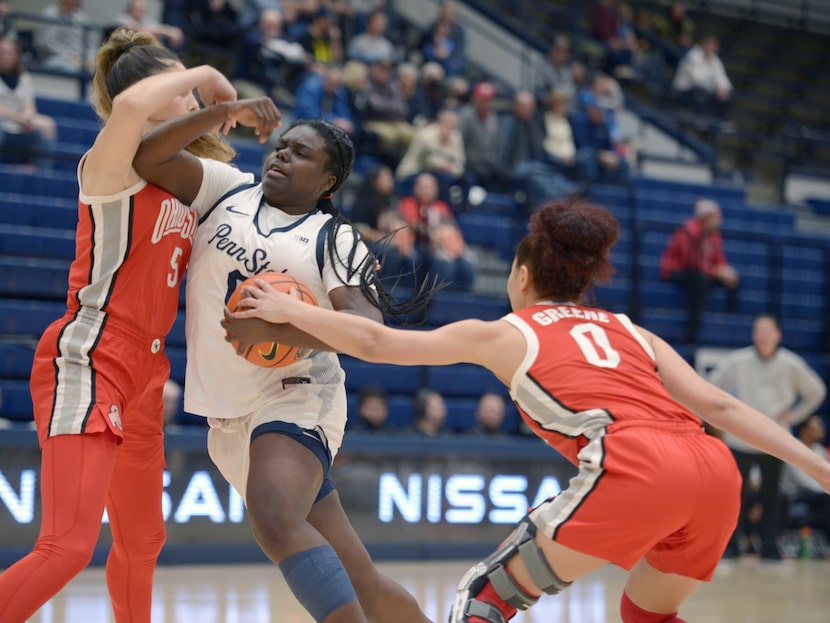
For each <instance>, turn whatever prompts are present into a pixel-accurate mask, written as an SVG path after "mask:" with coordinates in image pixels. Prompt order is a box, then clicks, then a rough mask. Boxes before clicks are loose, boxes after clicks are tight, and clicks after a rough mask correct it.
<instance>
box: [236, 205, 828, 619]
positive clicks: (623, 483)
mask: <svg viewBox="0 0 830 623" xmlns="http://www.w3.org/2000/svg"><path fill="white" fill-rule="evenodd" d="M618 234H619V223H618V222H617V221H616V219H615V218H614V217H613V216H612V215H611V214H610V213H609V212H608V211H606V210H605V209H603V208H601V207H598V206H593V205H591V204H588V203H582V202H572V203H566V202H556V203H548V204H546V205H544V206H542V207H541V209H540V210H539V211H538V213H537V214H534V215H533V216H532V217H531V221H530V230H529V233H528V234H527V235H526V236H525V237H524V238H523V239H522V241H521V242H520V244H519V246H518V250H517V253H516V257H515V259H514V260H513V265H512V268H511V272H510V275H509V277H508V282H507V294H508V297H509V299H510V304H511V307H512V309H513V312H512V313H511V314H508V315H506V316H504V317H503V318H502V319H500V320H496V321H493V322H484V321H481V320H463V321H460V322H456V323H453V324H449V325H447V326H444V327H441V328H438V329H435V330H433V331H417V332H416V331H403V330H395V329H391V328H388V327H383V326H381V325H379V324H377V323H372V322H366V321H365V320H364V319H362V318H358V317H357V316H348V317H345V318H339V317H338V318H335V317H333V315H332V314H331V313H329V312H327V311H326V310H323V309H318V308H313V307H311V306H309V305H306V304H304V303H300V302H298V301H297V300H296V299H294V298H292V296H290V295H288V294H283V293H281V292H277V291H276V290H274V289H273V288H271V287H270V286H269V285H268V284H265V283H264V282H262V281H259V282H257V287H255V288H250V291H249V294H250V297H249V298H246V299H243V305H247V306H248V307H250V309H249V310H247V311H237V312H235V314H234V316H236V317H238V318H253V317H257V318H259V319H264V320H267V321H269V322H273V323H290V324H292V325H294V326H295V327H297V329H298V330H302V331H307V332H309V333H311V334H313V335H316V336H317V337H318V339H320V340H323V341H324V342H326V343H327V344H329V345H330V346H332V347H333V348H336V349H338V351H340V352H345V353H349V354H351V355H354V356H356V357H360V358H362V359H365V360H367V361H375V362H387V363H395V364H400V365H448V364H455V363H462V362H465V363H474V364H478V365H481V366H484V367H485V368H487V369H489V370H491V371H492V372H493V373H494V374H495V375H496V376H497V377H498V378H500V379H501V380H502V381H503V382H504V383H505V384H506V385H508V386H509V388H510V393H511V396H512V398H513V400H514V401H515V402H516V404H517V406H518V407H519V410H520V413H521V415H522V418H523V419H524V421H525V422H526V423H527V424H528V426H530V428H531V429H532V430H533V431H534V432H535V433H536V434H537V435H538V436H539V437H541V438H542V439H543V440H544V441H546V442H547V443H548V444H549V445H550V446H551V447H553V448H554V449H555V450H557V451H559V452H560V453H561V454H563V455H564V456H565V457H567V458H568V459H569V460H570V461H571V462H573V463H574V465H576V466H577V467H578V473H577V475H576V476H574V478H572V479H571V481H570V483H569V485H568V487H567V488H566V489H565V490H564V491H562V492H561V493H560V494H559V495H557V496H556V497H553V498H551V499H549V500H547V501H545V502H543V503H541V504H540V505H538V506H537V507H536V508H534V509H532V510H531V511H530V513H529V514H528V515H527V516H526V517H525V518H524V519H522V520H521V521H520V522H519V524H518V526H517V527H516V529H515V530H514V531H513V532H512V533H511V534H510V535H509V536H508V537H507V539H506V540H505V541H504V542H503V543H502V544H501V545H500V546H499V547H498V548H497V549H496V551H495V552H494V553H493V554H492V555H490V556H489V557H487V558H486V559H484V560H483V561H481V562H480V563H478V564H476V565H475V566H474V567H472V568H471V569H470V570H469V571H468V572H467V573H466V574H465V575H464V577H463V578H462V580H461V582H460V583H459V585H458V589H457V593H456V599H455V602H454V604H453V606H452V611H451V614H450V619H449V620H450V623H462V622H463V623H504V621H506V620H508V619H510V618H511V617H512V616H513V615H514V614H515V613H516V610H517V609H521V610H524V609H526V608H529V607H531V606H532V605H533V604H534V603H535V602H536V601H537V600H538V598H539V597H540V596H541V594H542V593H547V594H550V595H554V594H556V593H559V592H560V591H562V590H564V589H566V588H567V587H568V586H570V584H571V583H572V582H573V581H574V580H576V579H577V578H579V577H581V576H583V575H585V574H587V573H590V572H592V571H594V570H596V569H599V568H600V567H602V566H604V565H606V564H608V563H609V562H610V563H614V564H616V565H618V566H620V567H623V568H625V569H628V570H630V573H629V576H628V580H627V582H626V585H625V589H624V592H623V595H622V598H621V603H620V614H621V618H622V620H623V622H624V623H682V621H683V619H681V618H680V617H679V616H678V613H677V611H678V609H679V607H680V606H681V604H682V603H683V602H684V600H685V599H686V598H687V597H688V596H689V595H690V594H691V593H692V592H693V591H694V590H695V589H696V588H697V587H698V586H699V585H700V583H701V582H704V581H708V580H710V579H711V578H712V574H713V572H714V570H715V567H716V566H717V565H718V562H719V560H720V558H721V555H722V554H723V551H724V549H725V547H726V544H727V542H728V541H729V538H730V536H731V534H732V531H733V529H734V527H735V523H736V521H737V517H738V509H739V506H740V489H741V487H740V475H739V473H738V469H737V467H736V465H735V461H734V460H733V459H732V457H731V455H730V452H729V449H728V448H727V447H726V446H725V445H724V444H723V443H722V442H721V441H720V440H718V439H715V438H714V437H712V436H710V435H707V434H705V433H704V432H703V428H702V420H701V419H700V418H702V419H703V420H706V421H707V422H711V423H712V424H714V425H715V426H717V427H718V428H719V429H722V430H727V431H729V432H730V433H733V434H734V435H736V436H738V437H740V438H741V439H743V440H745V441H746V442H748V443H751V444H752V445H754V446H756V447H757V448H759V449H760V450H762V451H764V452H766V453H769V454H771V455H774V456H777V457H778V458H780V459H782V460H784V461H787V462H788V463H791V464H793V465H795V466H798V467H800V468H802V469H803V470H804V471H805V472H807V473H809V474H810V475H811V476H813V477H814V478H815V479H816V480H817V481H818V482H820V483H821V486H822V487H823V488H824V490H825V491H830V463H828V462H827V461H824V460H822V459H820V458H819V457H818V456H817V455H815V454H814V453H813V452H811V451H810V450H809V449H808V448H806V446H804V445H803V444H801V443H800V442H799V441H798V440H797V439H795V437H793V436H792V435H791V434H789V433H788V432H787V431H784V430H783V429H781V428H780V427H779V426H777V425H776V424H775V423H774V422H772V421H771V420H770V419H769V418H767V417H766V416H764V415H762V414H761V413H759V412H758V411H755V410H754V409H752V408H751V407H749V406H748V405H746V404H744V403H742V402H740V401H738V400H737V399H736V398H734V397H733V396H731V395H729V394H727V393H725V392H723V391H721V390H720V389H718V388H716V387H715V386H714V385H711V384H709V383H707V382H706V381H705V380H703V379H702V378H701V377H699V376H698V375H697V374H696V373H695V371H694V370H693V369H692V368H691V367H689V366H688V365H687V364H686V362H685V361H684V360H683V359H682V358H681V357H680V356H679V355H678V354H677V352H675V351H674V349H672V348H671V347H670V346H669V345H668V344H667V343H666V342H665V341H663V340H662V339H660V338H659V337H657V336H656V335H654V334H653V333H650V332H649V331H647V330H645V329H643V328H640V327H637V326H635V325H634V324H633V323H632V322H631V321H630V320H629V319H628V318H627V317H626V316H624V315H618V314H613V313H610V312H607V311H605V310H602V309H598V308H594V307H590V306H587V305H585V304H583V302H582V301H583V295H584V294H585V292H586V291H587V290H588V289H589V288H590V287H591V286H592V284H593V283H595V282H597V281H599V280H603V279H605V278H607V277H609V276H610V275H611V273H612V270H613V269H612V265H611V264H610V262H609V259H608V258H609V251H610V248H611V247H612V245H613V244H614V242H615V241H616V239H617V236H618ZM225 324H226V326H227V327H228V329H230V331H231V335H230V336H229V339H230V338H233V337H238V336H236V335H234V334H235V325H234V324H232V323H229V322H226V323H225Z"/></svg>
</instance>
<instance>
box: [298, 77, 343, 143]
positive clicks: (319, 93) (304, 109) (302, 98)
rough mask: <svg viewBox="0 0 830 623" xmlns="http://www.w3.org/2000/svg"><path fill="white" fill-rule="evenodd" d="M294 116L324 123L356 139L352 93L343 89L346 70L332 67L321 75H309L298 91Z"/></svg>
mask: <svg viewBox="0 0 830 623" xmlns="http://www.w3.org/2000/svg"><path fill="white" fill-rule="evenodd" d="M294 116H295V117H296V118H297V119H325V120H326V121H328V122H330V123H332V124H334V125H336V126H337V127H339V128H340V129H341V130H343V131H344V132H346V134H348V135H349V136H354V135H355V132H356V130H357V126H356V124H355V121H354V119H353V118H352V107H351V102H350V100H349V92H348V91H347V90H346V87H345V86H343V70H342V69H341V68H340V67H338V66H336V65H330V66H328V67H325V68H323V69H322V70H321V71H320V72H315V71H310V72H308V73H307V74H306V77H305V78H304V79H303V80H302V82H300V86H299V87H298V88H297V92H296V102H295V104H294Z"/></svg>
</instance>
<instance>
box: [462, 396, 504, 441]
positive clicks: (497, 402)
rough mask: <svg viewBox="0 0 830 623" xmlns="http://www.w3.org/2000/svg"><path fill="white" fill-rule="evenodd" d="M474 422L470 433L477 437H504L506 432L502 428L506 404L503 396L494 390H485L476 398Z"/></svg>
mask: <svg viewBox="0 0 830 623" xmlns="http://www.w3.org/2000/svg"><path fill="white" fill-rule="evenodd" d="M475 415H476V423H475V426H473V428H471V429H470V433H472V434H473V435H475V436H477V437H482V438H485V439H492V438H495V437H505V436H506V435H507V433H506V432H505V431H504V429H503V428H502V427H503V425H504V420H505V417H506V416H507V406H506V404H505V402H504V396H502V395H501V394H497V393H496V392H485V393H484V394H482V395H481V397H480V398H479V399H478V405H477V406H476V414H475Z"/></svg>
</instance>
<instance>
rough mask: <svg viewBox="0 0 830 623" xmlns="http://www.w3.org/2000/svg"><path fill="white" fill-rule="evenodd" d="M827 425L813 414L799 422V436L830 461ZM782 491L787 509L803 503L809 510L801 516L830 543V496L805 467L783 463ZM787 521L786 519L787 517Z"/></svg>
mask: <svg viewBox="0 0 830 623" xmlns="http://www.w3.org/2000/svg"><path fill="white" fill-rule="evenodd" d="M825 434H826V428H825V426H824V420H823V419H822V418H821V416H820V415H811V416H810V417H808V418H807V419H806V420H804V421H803V422H802V423H801V424H799V425H798V438H799V439H801V441H802V442H803V443H804V445H805V446H807V447H808V448H810V449H811V450H812V451H813V452H815V453H816V454H817V455H818V456H820V457H821V458H823V459H824V460H830V454H828V452H827V447H826V446H825V445H824V436H825ZM780 489H781V494H782V495H783V496H784V499H785V500H786V506H787V509H790V510H792V509H793V507H794V506H795V505H803V506H805V507H806V508H808V509H809V515H808V516H807V517H805V518H804V519H802V521H807V522H808V523H809V525H810V527H812V528H814V529H817V530H819V531H821V533H822V534H823V535H824V538H825V540H826V541H827V542H828V543H830V496H828V495H827V494H826V493H825V492H824V489H822V488H821V485H820V484H818V482H817V481H816V479H815V478H813V477H812V476H810V475H809V474H808V473H806V472H805V471H804V470H802V469H799V468H798V467H795V466H793V465H790V464H789V463H784V468H783V471H782V472H781V486H780ZM785 521H786V519H785Z"/></svg>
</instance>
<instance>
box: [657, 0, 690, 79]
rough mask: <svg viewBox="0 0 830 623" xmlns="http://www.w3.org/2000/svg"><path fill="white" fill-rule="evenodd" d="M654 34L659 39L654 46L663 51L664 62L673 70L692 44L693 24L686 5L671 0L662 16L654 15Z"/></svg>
mask: <svg viewBox="0 0 830 623" xmlns="http://www.w3.org/2000/svg"><path fill="white" fill-rule="evenodd" d="M651 24H652V28H653V30H654V32H655V33H656V34H657V35H658V37H660V40H658V41H655V44H656V45H657V46H659V48H660V49H661V50H662V51H663V53H664V55H665V59H666V62H667V63H668V64H669V66H670V67H671V68H672V69H674V68H675V67H677V63H679V62H680V59H681V58H682V57H683V55H684V54H685V53H686V52H687V51H688V50H689V48H691V47H692V45H693V44H694V34H695V22H694V20H693V19H692V18H690V17H689V15H688V11H687V10H686V3H685V2H683V0H673V2H672V3H671V4H670V5H669V6H668V7H666V10H665V13H664V14H662V15H661V14H655V15H654V16H653V18H652V20H651Z"/></svg>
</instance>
